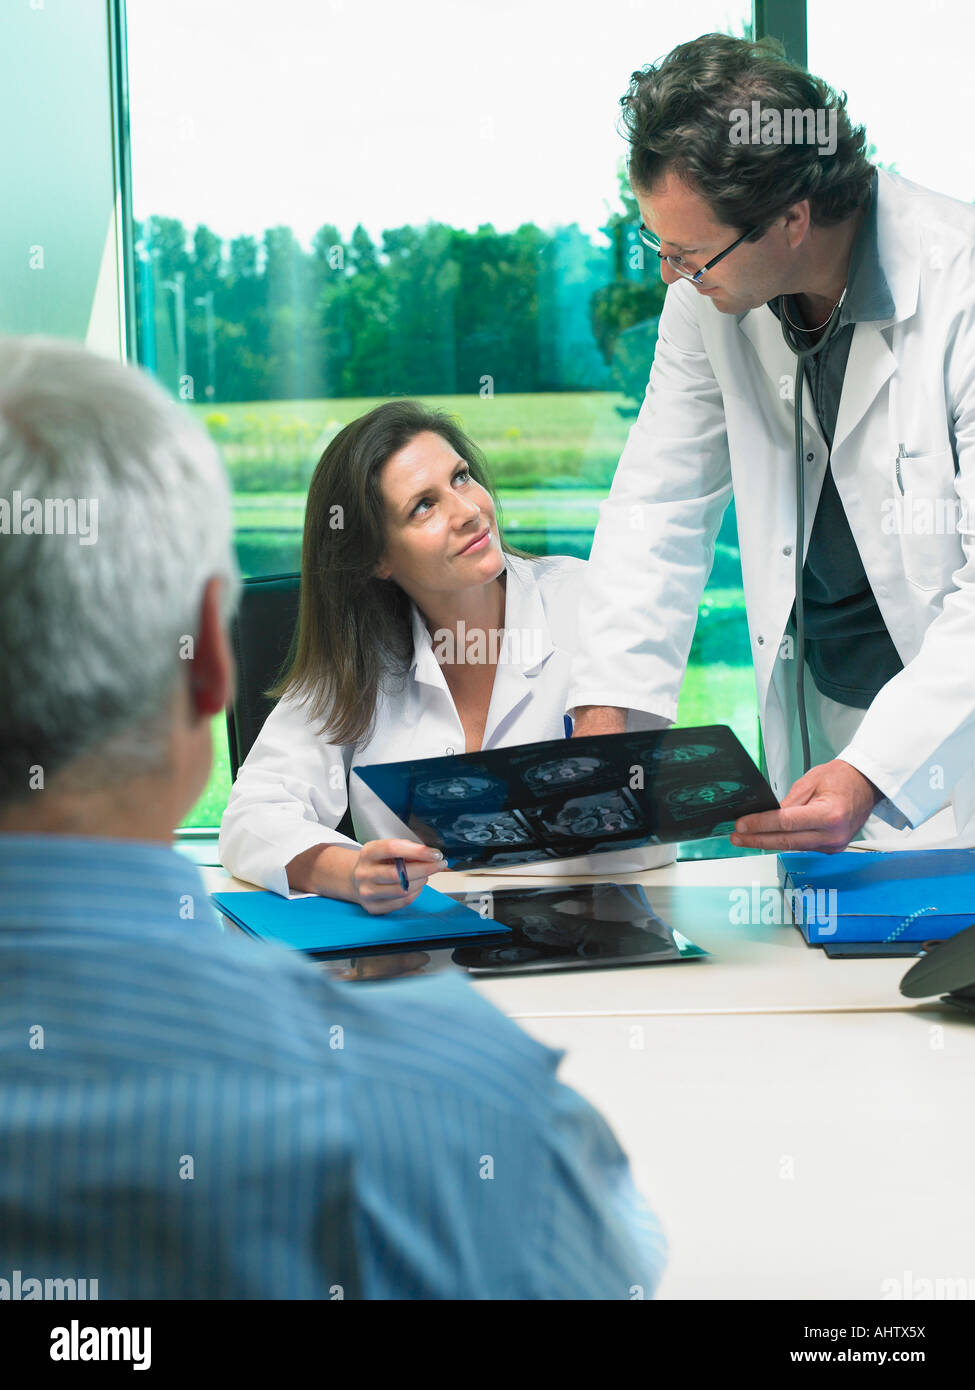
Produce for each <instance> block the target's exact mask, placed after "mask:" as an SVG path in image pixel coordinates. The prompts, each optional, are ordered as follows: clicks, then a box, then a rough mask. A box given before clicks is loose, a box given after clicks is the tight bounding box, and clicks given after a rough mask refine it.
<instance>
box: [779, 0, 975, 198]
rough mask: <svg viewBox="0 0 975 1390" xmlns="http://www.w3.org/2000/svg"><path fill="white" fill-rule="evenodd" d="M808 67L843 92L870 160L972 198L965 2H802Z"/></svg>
mask: <svg viewBox="0 0 975 1390" xmlns="http://www.w3.org/2000/svg"><path fill="white" fill-rule="evenodd" d="M806 8H807V23H808V30H809V38H808V54H809V69H810V71H811V72H818V73H821V74H822V76H823V77H825V78H826V80H827V81H828V82H831V83H832V85H833V86H834V87H840V88H842V89H844V90H845V91H846V92H848V93H849V111H850V115H851V116H852V118H853V119H854V121H856V122H857V123H859V124H863V125H866V128H867V135H868V138H869V140H870V142H871V144H872V145H873V147H874V150H875V152H876V154H875V157H876V159H877V160H878V161H879V162H880V163H882V164H884V165H885V166H887V167H890V168H892V169H894V170H896V172H897V173H900V174H903V175H904V177H905V178H908V179H911V180H913V182H915V183H920V184H924V185H925V186H926V187H928V188H934V189H937V191H938V192H939V193H946V194H948V196H949V197H951V198H961V199H962V200H963V201H965V202H972V201H975V140H972V138H971V131H970V125H971V107H972V90H973V89H972V50H973V48H975V8H973V7H972V5H971V4H970V3H969V0H924V3H923V4H921V5H918V4H917V3H915V2H914V0H911V3H908V0H891V3H888V4H887V5H885V6H884V9H883V11H882V13H883V23H882V24H878V23H877V11H876V10H873V9H871V8H870V7H869V6H867V5H851V4H849V0H808V3H807V7H806Z"/></svg>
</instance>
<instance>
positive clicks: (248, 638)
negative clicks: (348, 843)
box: [227, 574, 355, 839]
mask: <svg viewBox="0 0 975 1390" xmlns="http://www.w3.org/2000/svg"><path fill="white" fill-rule="evenodd" d="M300 594H301V575H300V574H270V575H261V576H260V577H259V578H257V579H245V580H244V582H243V586H242V589H241V596H240V605H239V607H238V610H237V614H236V616H235V618H234V619H233V621H232V622H231V625H230V642H231V646H232V648H233V653H234V660H235V661H236V663H237V693H236V695H235V697H234V702H233V704H232V705H231V707H230V708H229V709H228V710H227V741H228V743H229V745H230V776H231V779H232V780H233V781H236V780H237V772H238V770H239V768H240V765H241V763H242V762H243V761H244V759H245V758H246V757H247V754H248V753H249V752H250V750H251V747H252V745H253V743H254V740H255V739H256V738H257V735H258V734H259V733H260V732H261V729H262V728H263V726H264V721H265V719H267V717H268V715H269V714H270V713H271V710H272V709H273V708H274V705H275V701H274V700H269V699H268V697H267V696H266V695H265V693H264V692H265V691H266V690H267V688H268V686H271V685H273V684H274V682H275V681H276V680H277V679H278V677H279V676H280V675H281V674H282V673H283V671H284V670H285V667H286V666H287V665H288V662H289V660H290V658H291V655H292V652H293V650H294V642H295V637H296V632H297V627H298V600H299V597H300ZM337 829H338V830H340V831H341V832H342V834H343V835H348V836H349V837H350V839H355V829H354V828H353V825H352V817H351V815H350V813H349V811H348V810H346V812H345V815H344V816H343V817H342V819H341V821H340V822H339V824H338V826H337Z"/></svg>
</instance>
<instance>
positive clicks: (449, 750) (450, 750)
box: [443, 748, 454, 755]
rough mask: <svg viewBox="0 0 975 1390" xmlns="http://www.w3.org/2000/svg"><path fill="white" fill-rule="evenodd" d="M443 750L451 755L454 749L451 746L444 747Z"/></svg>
mask: <svg viewBox="0 0 975 1390" xmlns="http://www.w3.org/2000/svg"><path fill="white" fill-rule="evenodd" d="M443 751H444V752H445V753H450V754H451V755H452V754H453V751H454V750H453V749H452V748H445V749H444V750H443Z"/></svg>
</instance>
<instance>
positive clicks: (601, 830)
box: [545, 791, 638, 836]
mask: <svg viewBox="0 0 975 1390" xmlns="http://www.w3.org/2000/svg"><path fill="white" fill-rule="evenodd" d="M637 824H638V818H637V816H636V815H635V814H634V809H633V806H632V805H631V803H630V802H629V800H628V799H626V798H625V797H624V796H623V794H622V793H621V792H618V791H609V792H600V793H599V794H598V795H596V796H575V797H572V798H571V800H569V801H567V802H566V803H565V805H564V806H563V807H562V809H561V810H560V811H559V812H558V814H557V815H555V816H551V815H549V816H547V817H546V818H545V825H546V827H547V828H548V829H549V830H551V831H554V832H555V833H556V834H560V835H572V836H592V835H605V834H607V833H610V834H614V833H616V832H617V831H620V830H630V829H632V828H633V827H635V826H636V825H637Z"/></svg>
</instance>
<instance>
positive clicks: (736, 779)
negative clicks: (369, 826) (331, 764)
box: [353, 724, 778, 870]
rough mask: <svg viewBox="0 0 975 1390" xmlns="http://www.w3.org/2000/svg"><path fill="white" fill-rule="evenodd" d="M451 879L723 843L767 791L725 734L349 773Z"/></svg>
mask: <svg viewBox="0 0 975 1390" xmlns="http://www.w3.org/2000/svg"><path fill="white" fill-rule="evenodd" d="M353 771H354V773H355V774H356V775H357V776H358V777H361V778H362V780H363V781H364V782H365V783H366V785H367V786H368V787H370V788H371V789H372V790H373V791H374V792H375V793H376V795H377V796H378V797H379V798H380V800H382V801H383V802H384V803H385V804H386V805H387V806H388V807H389V809H390V810H391V811H392V812H393V814H394V815H396V816H397V817H398V818H399V820H400V821H401V822H402V823H403V824H404V825H405V826H406V827H407V828H408V830H409V831H410V833H411V834H413V835H416V836H417V838H418V839H419V840H421V841H422V842H423V843H424V844H426V845H430V846H432V847H433V848H435V849H439V850H441V851H442V853H443V855H444V858H445V860H446V863H447V867H448V868H450V869H461V870H463V869H475V868H486V867H493V868H502V867H504V868H507V867H508V866H509V865H512V864H529V863H534V862H537V861H539V860H557V859H572V858H575V857H576V856H577V855H585V854H600V853H609V852H611V851H613V850H620V849H629V848H634V847H636V846H639V845H648V844H673V843H675V842H676V841H678V840H699V839H705V838H707V837H709V836H712V835H723V834H728V833H730V831H731V830H732V829H733V828H734V823H735V821H736V820H737V819H738V817H739V816H745V815H749V814H751V813H753V812H757V811H772V810H775V809H776V808H777V806H778V802H777V801H776V799H775V797H774V795H773V794H772V790H771V788H770V787H769V785H768V783H767V782H766V781H765V778H764V777H763V776H762V774H761V773H760V772H759V770H758V768H757V767H756V766H755V764H754V762H753V761H752V759H751V758H750V757H749V756H748V754H747V753H746V751H745V749H744V748H743V747H742V745H741V743H739V741H738V739H737V738H736V737H735V735H734V734H733V733H732V731H731V729H729V728H728V727H727V726H726V725H724V724H709V725H705V726H703V727H700V728H688V729H662V730H656V731H653V732H647V733H632V734H629V733H627V734H595V735H592V736H590V737H587V738H574V739H549V740H547V741H546V742H543V743H532V744H518V745H516V746H514V747H509V748H492V749H489V750H488V751H486V752H483V751H482V752H480V753H462V754H459V755H455V756H453V757H442V758H420V759H415V760H412V761H407V762H399V763H374V764H371V765H366V766H359V767H356V768H354V769H353Z"/></svg>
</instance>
